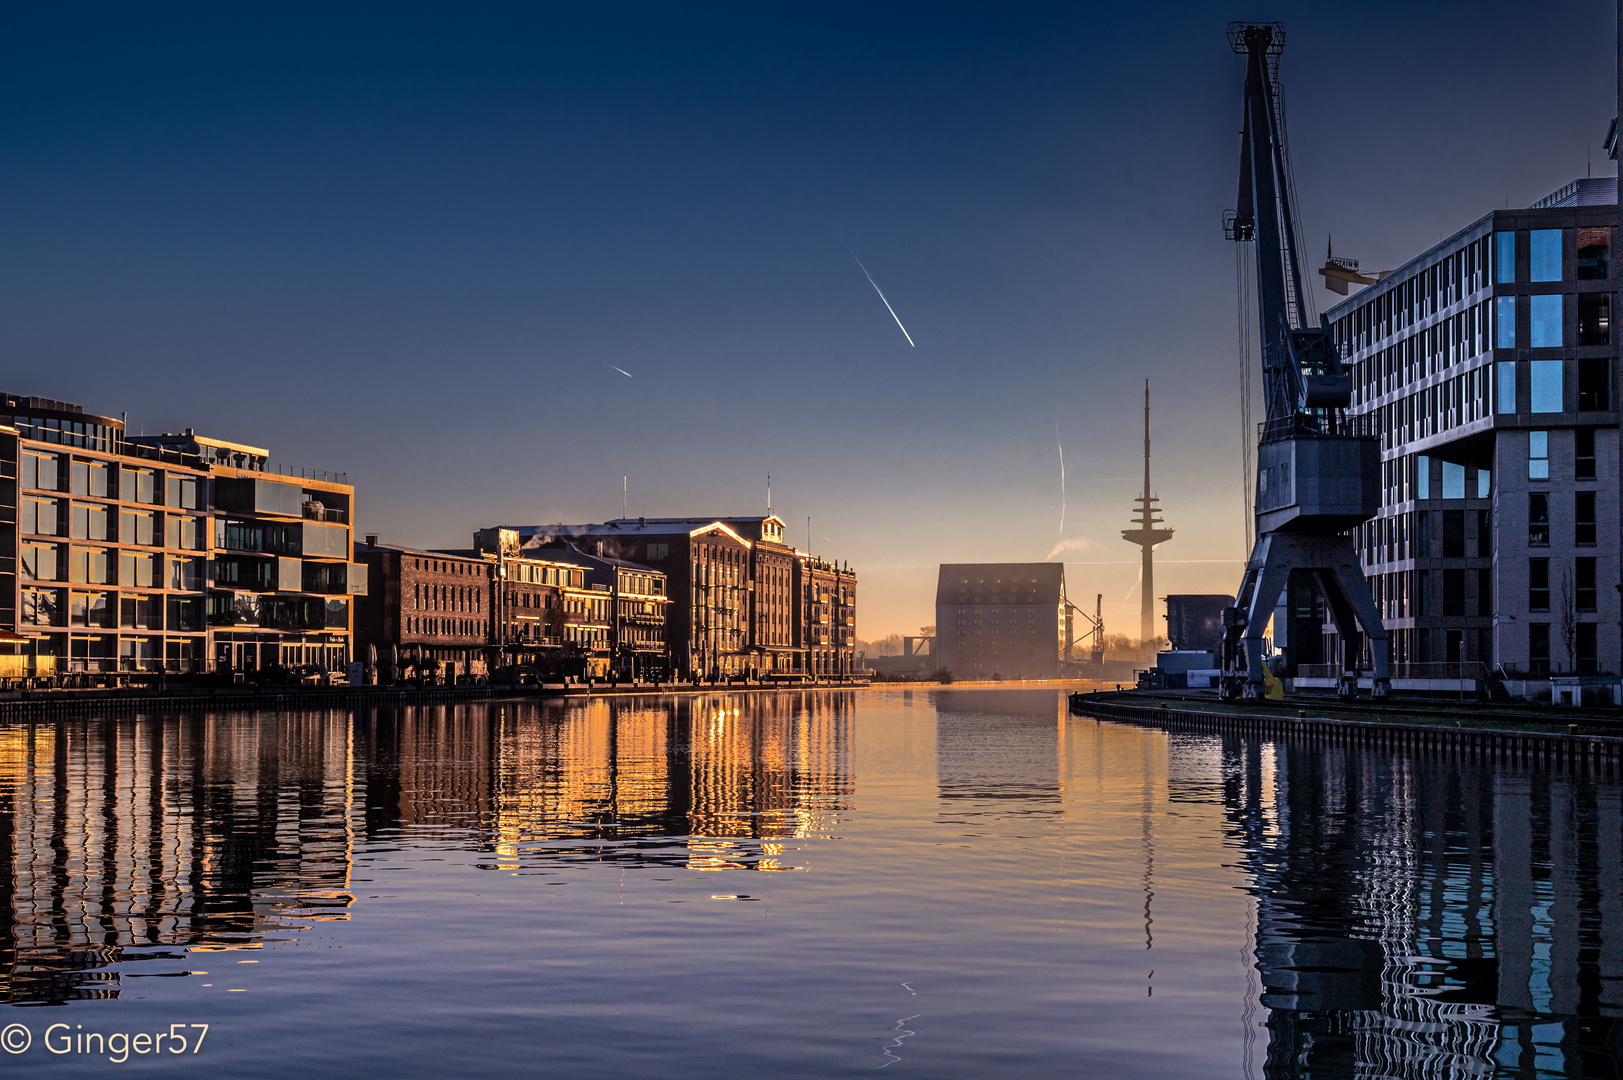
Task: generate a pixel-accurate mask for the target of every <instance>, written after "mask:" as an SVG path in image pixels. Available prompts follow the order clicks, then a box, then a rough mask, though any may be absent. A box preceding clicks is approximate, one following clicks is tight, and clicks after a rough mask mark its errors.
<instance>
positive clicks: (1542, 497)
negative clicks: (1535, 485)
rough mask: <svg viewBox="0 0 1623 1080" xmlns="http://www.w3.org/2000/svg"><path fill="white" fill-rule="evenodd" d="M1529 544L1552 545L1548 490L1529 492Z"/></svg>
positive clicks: (1531, 545)
mask: <svg viewBox="0 0 1623 1080" xmlns="http://www.w3.org/2000/svg"><path fill="white" fill-rule="evenodd" d="M1527 544H1528V546H1529V547H1549V546H1550V493H1549V492H1547V491H1530V492H1528V494H1527Z"/></svg>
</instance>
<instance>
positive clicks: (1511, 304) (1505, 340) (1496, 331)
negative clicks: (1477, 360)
mask: <svg viewBox="0 0 1623 1080" xmlns="http://www.w3.org/2000/svg"><path fill="white" fill-rule="evenodd" d="M1493 347H1494V348H1496V349H1514V348H1515V347H1516V298H1515V297H1514V296H1496V297H1494V300H1493Z"/></svg>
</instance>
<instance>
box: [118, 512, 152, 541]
mask: <svg viewBox="0 0 1623 1080" xmlns="http://www.w3.org/2000/svg"><path fill="white" fill-rule="evenodd" d="M118 516H119V525H118V535H119V538H120V539H122V540H123V541H124V543H126V544H145V545H147V546H148V547H150V546H152V545H153V544H154V543H156V542H157V541H156V540H155V539H154V536H155V533H154V531H153V526H154V521H153V516H152V515H151V514H149V513H147V512H146V511H144V510H125V511H122V512H121V513H120V514H119V515H118Z"/></svg>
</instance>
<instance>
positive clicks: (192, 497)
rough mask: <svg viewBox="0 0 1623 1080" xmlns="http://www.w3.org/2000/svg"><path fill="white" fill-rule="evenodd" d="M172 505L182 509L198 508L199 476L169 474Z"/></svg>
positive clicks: (170, 503) (170, 501)
mask: <svg viewBox="0 0 1623 1080" xmlns="http://www.w3.org/2000/svg"><path fill="white" fill-rule="evenodd" d="M168 488H169V492H168V494H169V498H168V503H169V505H170V506H173V507H175V508H176V509H180V510H196V509H197V477H195V476H177V475H176V474H174V473H169V474H168Z"/></svg>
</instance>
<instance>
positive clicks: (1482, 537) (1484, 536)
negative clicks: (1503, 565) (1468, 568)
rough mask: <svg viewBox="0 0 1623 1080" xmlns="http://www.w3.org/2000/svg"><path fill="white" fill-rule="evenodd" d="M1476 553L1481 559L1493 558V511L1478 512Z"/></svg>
mask: <svg viewBox="0 0 1623 1080" xmlns="http://www.w3.org/2000/svg"><path fill="white" fill-rule="evenodd" d="M1476 553H1477V558H1479V559H1491V558H1493V511H1492V510H1478V511H1477V512H1476Z"/></svg>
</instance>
